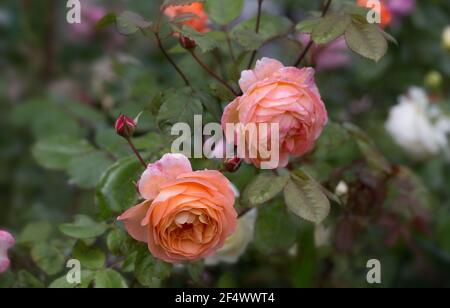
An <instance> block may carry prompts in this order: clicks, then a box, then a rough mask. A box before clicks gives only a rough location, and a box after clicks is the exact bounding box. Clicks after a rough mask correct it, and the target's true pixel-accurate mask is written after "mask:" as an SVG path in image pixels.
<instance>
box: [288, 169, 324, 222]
mask: <svg viewBox="0 0 450 308" xmlns="http://www.w3.org/2000/svg"><path fill="white" fill-rule="evenodd" d="M284 199H285V201H286V205H287V207H288V208H289V210H290V211H291V212H292V213H294V214H295V215H297V216H299V217H301V218H303V219H305V220H308V221H311V222H314V223H316V224H320V223H321V222H322V221H323V220H324V219H325V218H326V217H327V216H328V214H329V213H330V202H329V201H328V198H327V196H326V195H325V193H324V192H323V190H322V189H321V188H320V184H318V183H317V182H315V181H314V180H313V179H312V178H311V177H310V176H309V175H307V174H306V173H304V172H301V171H296V172H294V173H293V174H292V176H291V179H290V180H289V182H288V183H287V185H286V187H285V188H284Z"/></svg>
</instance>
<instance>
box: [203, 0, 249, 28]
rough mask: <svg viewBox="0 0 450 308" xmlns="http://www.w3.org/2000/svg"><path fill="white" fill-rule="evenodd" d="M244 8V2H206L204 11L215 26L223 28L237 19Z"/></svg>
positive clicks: (222, 0) (239, 0)
mask: <svg viewBox="0 0 450 308" xmlns="http://www.w3.org/2000/svg"><path fill="white" fill-rule="evenodd" d="M243 8H244V0H233V1H230V0H206V3H205V9H206V11H207V12H208V15H209V17H210V18H211V20H212V21H214V22H215V23H216V24H219V25H222V26H225V25H228V24H229V23H230V22H232V21H233V20H235V19H236V18H238V17H239V16H240V15H241V13H242V9H243Z"/></svg>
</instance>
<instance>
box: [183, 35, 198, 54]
mask: <svg viewBox="0 0 450 308" xmlns="http://www.w3.org/2000/svg"><path fill="white" fill-rule="evenodd" d="M180 45H181V46H183V48H184V49H187V50H192V49H195V47H197V44H196V43H195V41H194V40H191V39H190V38H188V37H186V36H183V35H181V36H180Z"/></svg>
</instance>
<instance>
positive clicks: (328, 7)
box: [294, 0, 332, 67]
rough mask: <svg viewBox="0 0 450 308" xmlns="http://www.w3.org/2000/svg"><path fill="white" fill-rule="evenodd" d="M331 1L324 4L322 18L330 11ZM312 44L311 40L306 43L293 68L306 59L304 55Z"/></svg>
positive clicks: (328, 0)
mask: <svg viewBox="0 0 450 308" xmlns="http://www.w3.org/2000/svg"><path fill="white" fill-rule="evenodd" d="M331 1H332V0H327V3H326V4H325V6H324V8H323V11H322V17H324V16H325V15H327V12H328V10H329V9H330V5H331ZM313 44H314V42H313V40H312V39H310V40H309V42H308V45H306V47H305V49H303V52H302V53H301V55H300V56H299V57H298V59H297V62H295V64H294V66H295V67H297V66H299V65H300V64H301V63H302V61H303V59H304V58H305V57H306V55H307V54H308V51H309V50H310V49H311V47H312V45H313Z"/></svg>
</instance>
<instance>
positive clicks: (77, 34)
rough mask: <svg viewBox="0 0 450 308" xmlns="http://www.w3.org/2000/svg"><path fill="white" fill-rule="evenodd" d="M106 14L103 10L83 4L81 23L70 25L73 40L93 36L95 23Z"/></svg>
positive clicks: (99, 7)
mask: <svg viewBox="0 0 450 308" xmlns="http://www.w3.org/2000/svg"><path fill="white" fill-rule="evenodd" d="M105 14H106V10H105V8H103V7H101V6H95V5H87V4H83V5H82V6H81V23H79V24H77V23H75V24H71V25H70V36H71V37H72V38H73V39H88V38H90V37H92V36H93V35H94V34H95V25H96V23H97V22H98V21H99V20H100V19H101V18H102V17H103V16H104V15H105Z"/></svg>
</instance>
